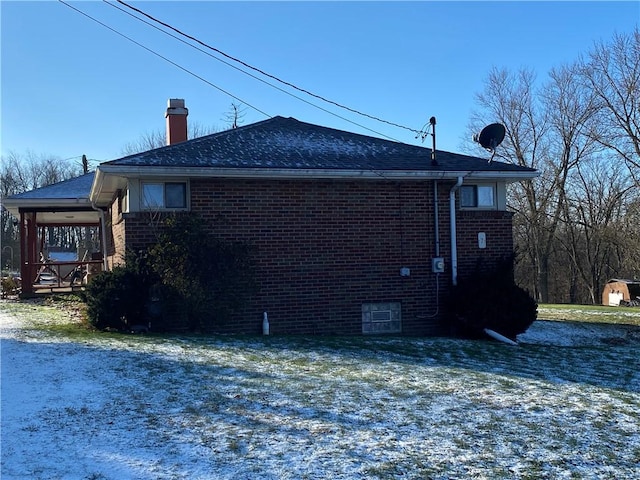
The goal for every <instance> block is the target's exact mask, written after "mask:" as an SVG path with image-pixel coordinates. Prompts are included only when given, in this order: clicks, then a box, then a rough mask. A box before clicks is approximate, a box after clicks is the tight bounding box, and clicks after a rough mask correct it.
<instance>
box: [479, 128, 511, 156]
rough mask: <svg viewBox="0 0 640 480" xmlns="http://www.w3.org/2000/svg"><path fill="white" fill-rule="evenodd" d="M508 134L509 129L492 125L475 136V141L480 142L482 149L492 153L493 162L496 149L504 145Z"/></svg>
mask: <svg viewBox="0 0 640 480" xmlns="http://www.w3.org/2000/svg"><path fill="white" fill-rule="evenodd" d="M506 132H507V129H506V128H505V127H504V125H502V124H501V123H492V124H491V125H487V126H486V127H484V128H483V129H482V131H481V132H480V133H478V134H476V135H474V136H473V141H474V142H478V143H479V144H480V145H481V146H482V148H484V149H486V150H489V151H490V152H491V153H492V155H491V160H493V155H495V153H496V147H497V146H498V145H500V144H501V143H502V141H503V140H504V136H505V134H506ZM491 160H489V162H491Z"/></svg>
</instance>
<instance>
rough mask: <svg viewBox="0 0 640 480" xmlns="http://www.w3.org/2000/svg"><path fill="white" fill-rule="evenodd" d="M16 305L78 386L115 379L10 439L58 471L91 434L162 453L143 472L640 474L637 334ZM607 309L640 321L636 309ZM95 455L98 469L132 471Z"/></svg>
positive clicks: (39, 464)
mask: <svg viewBox="0 0 640 480" xmlns="http://www.w3.org/2000/svg"><path fill="white" fill-rule="evenodd" d="M554 307H555V306H546V305H545V306H542V311H543V312H547V311H558V312H564V316H563V318H561V319H565V318H564V317H569V316H570V318H566V320H569V321H571V322H575V321H584V316H585V315H586V313H585V312H589V315H593V312H594V311H596V310H597V308H596V309H591V308H590V307H586V308H584V309H583V308H582V307H579V308H567V309H565V308H562V306H561V307H560V308H558V309H554ZM0 308H3V309H4V310H5V311H8V312H9V313H12V314H13V315H16V316H19V317H28V318H29V319H32V321H31V322H30V327H29V330H28V331H27V333H28V332H34V337H33V338H32V339H29V341H32V342H42V343H40V344H39V345H38V349H37V351H38V352H39V354H40V355H42V357H43V358H48V359H50V360H51V361H52V362H53V361H56V359H64V358H70V359H71V358H72V359H73V362H78V364H80V363H81V364H82V365H83V369H82V370H77V371H76V370H74V371H72V372H68V374H69V379H70V380H69V381H70V382H71V384H72V385H73V384H74V382H75V381H77V378H78V376H81V377H85V376H86V378H89V379H90V378H96V379H98V380H99V381H98V382H97V384H96V385H100V388H104V390H100V392H101V395H100V396H97V397H91V396H89V397H83V396H82V395H83V392H82V390H80V391H77V390H72V391H73V392H74V394H73V399H66V400H65V402H61V403H59V404H56V403H53V404H51V403H47V402H44V403H43V404H44V405H45V407H44V408H43V413H39V414H38V413H36V414H35V415H34V416H33V418H32V419H31V420H30V422H29V423H27V424H26V427H23V430H19V429H18V430H17V431H16V430H15V429H14V430H11V432H13V433H14V435H15V445H17V447H16V446H14V445H13V444H12V445H9V448H30V445H34V446H33V449H34V452H35V451H38V452H40V451H41V450H42V451H43V453H42V454H40V453H38V454H37V455H22V457H24V458H28V459H29V461H30V462H31V461H33V462H35V464H34V466H33V467H31V466H29V468H32V471H37V472H44V471H46V468H47V466H49V468H54V471H52V472H51V477H47V478H71V477H73V475H69V473H70V472H69V471H65V470H64V465H65V462H64V460H60V462H59V463H60V466H57V465H55V462H52V461H51V459H52V458H53V459H57V458H60V459H62V458H63V457H64V458H76V457H80V458H84V455H85V452H84V450H83V449H86V445H88V444H90V443H91V441H90V440H92V439H93V441H94V442H95V441H96V439H98V440H102V441H103V442H104V443H105V444H108V445H118V446H120V447H121V448H122V450H123V451H127V452H131V458H136V457H140V458H149V461H148V462H147V465H156V464H157V465H158V466H157V468H158V470H156V471H145V472H146V473H140V475H139V477H138V478H159V479H165V478H166V479H168V478H211V476H216V474H219V475H217V477H218V478H283V479H294V478H296V479H298V478H309V479H318V478H327V477H332V478H342V479H351V478H372V479H395V478H411V479H418V478H437V479H445V478H480V479H482V478H485V479H489V478H497V479H502V478H504V479H507V478H509V479H511V478H638V475H640V469H639V467H638V462H640V433H638V432H640V400H639V397H638V395H639V394H640V385H639V384H638V381H639V378H640V377H638V376H637V371H638V368H637V367H638V360H637V348H638V344H637V342H636V343H630V344H624V345H606V344H603V345H597V346H589V347H575V348H573V347H572V348H566V347H556V346H550V345H522V346H521V347H519V348H513V347H509V346H505V345H503V344H500V343H497V342H489V341H469V340H456V339H447V338H426V339H425V338H418V339H416V338H404V337H334V338H331V337H313V338H312V337H284V336H273V337H260V336H254V337H246V336H245V337H241V336H197V335H193V336H185V335H122V334H112V333H102V332H94V331H91V330H88V329H87V328H86V326H85V324H84V323H83V320H82V315H81V311H80V312H79V311H78V306H77V305H73V302H68V303H56V302H46V303H37V304H36V303H25V302H15V303H12V302H3V303H2V304H1V305H0ZM602 308H605V310H604V312H609V311H610V309H608V308H607V307H602ZM616 310H621V313H627V312H631V313H633V312H634V309H616ZM635 314H636V315H640V311H638V309H635ZM543 318H544V317H543ZM632 318H634V317H633V316H632ZM607 320H608V321H609V323H616V322H618V321H619V322H621V323H625V324H628V323H629V322H628V318H627V315H620V316H616V317H615V318H614V319H613V320H611V319H610V318H609V317H607ZM587 321H589V320H587ZM591 321H594V320H591ZM600 321H602V320H600ZM36 331H38V332H36ZM35 333H38V335H35ZM40 333H42V334H43V335H42V336H41V335H40ZM41 337H43V338H41ZM51 339H53V340H55V341H54V342H51V341H50V340H51ZM80 355H82V357H81V356H80ZM75 364H76V363H74V365H75ZM58 375H59V376H60V378H59V379H58V381H59V382H61V383H62V386H64V379H65V377H64V375H65V373H64V372H61V373H59V374H58V373H56V377H58ZM92 375H95V376H92ZM47 378H48V376H47ZM110 382H112V383H110ZM87 390H88V391H90V389H87ZM58 397H59V394H58V393H56V394H55V395H54V396H53V397H52V398H53V400H55V399H57V398H58ZM85 423H86V425H85ZM36 426H37V429H36ZM3 427H4V426H3ZM25 428H26V429H25ZM11 432H9V433H11ZM91 432H93V433H91ZM96 432H100V434H99V435H98V434H97V433H96ZM121 432H135V435H134V434H130V436H127V434H121ZM7 435H9V434H7ZM91 435H96V437H95V438H94V437H91ZM118 435H120V436H118ZM50 436H53V437H54V438H56V436H57V437H60V438H64V439H65V440H64V442H61V443H60V445H61V447H60V448H61V451H60V453H59V455H60V456H59V457H55V456H54V455H58V453H50V452H48V451H47V450H46V449H42V448H41V445H38V441H46V439H47V438H49V437H50ZM7 438H13V437H9V436H7ZM43 439H45V440H43ZM68 439H76V441H77V445H78V450H77V451H75V450H73V445H76V443H68ZM141 439H143V440H144V442H143V444H142V446H141V445H140V440H141ZM12 441H13V440H12ZM20 445H25V446H24V447H20ZM39 449H40V450H39ZM185 451H189V452H191V453H190V455H193V456H194V458H198V459H199V462H200V463H199V464H198V465H199V466H201V468H202V472H203V473H200V475H199V474H198V471H195V470H191V471H189V470H188V469H189V468H196V466H195V464H194V466H193V467H190V465H192V464H191V461H190V457H189V456H184V454H183V453H181V452H185ZM158 459H161V460H158ZM47 462H48V463H47ZM154 462H155V463H154ZM160 462H162V463H160ZM52 465H53V467H52ZM74 466H75V465H73V466H72V467H74ZM12 468H15V470H16V471H19V470H20V465H18V466H15V467H14V466H13V465H12ZM70 468H71V467H70ZM88 468H89V470H88V471H87V472H86V473H85V474H84V477H82V478H96V479H100V478H117V473H113V474H110V473H109V471H107V470H104V471H101V469H100V468H98V467H97V466H95V465H92V464H89V467H88ZM109 468H113V464H111V465H110V467H109ZM140 468H142V467H140ZM147 468H152V467H147ZM185 469H186V470H185ZM225 469H226V470H225ZM269 471H270V472H278V475H279V476H276V474H273V476H268V475H267V474H265V472H269ZM185 472H186V473H185ZM225 472H227V473H226V474H225ZM76 473H77V472H76ZM103 475H104V476H103ZM15 478H18V477H15ZM42 478H44V477H42ZM75 478H81V476H78V475H76V477H75Z"/></svg>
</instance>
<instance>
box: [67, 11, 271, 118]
mask: <svg viewBox="0 0 640 480" xmlns="http://www.w3.org/2000/svg"><path fill="white" fill-rule="evenodd" d="M58 2H60V3H62V4H63V5H65V6H67V7H69V8H71V9H72V10H75V11H76V12H78V13H80V14H81V15H84V16H85V17H87V18H89V19H91V20H93V21H94V22H96V23H98V24H99V25H102V26H103V27H105V28H106V29H108V30H111V31H112V32H113V33H115V34H117V35H120V36H121V37H123V38H125V39H127V40H129V41H130V42H131V43H134V44H135V45H138V46H139V47H140V48H144V49H145V50H146V51H148V52H149V53H152V54H153V55H155V56H157V57H160V58H161V59H163V60H164V61H166V62H168V63H170V64H171V65H173V66H174V67H177V68H179V69H180V70H182V71H184V72H186V73H188V74H189V75H192V76H193V77H195V78H197V79H198V80H201V81H203V82H204V83H206V84H207V85H209V86H211V87H213V88H215V89H216V90H219V91H221V92H222V93H224V94H225V95H228V96H230V97H231V98H234V99H236V100H238V101H239V102H242V103H243V104H245V105H247V106H248V107H250V108H253V109H254V110H256V111H257V112H259V113H261V114H263V115H264V116H266V117H267V118H272V116H271V115H269V114H268V113H266V112H264V111H262V110H260V109H259V108H258V107H255V106H253V105H251V104H250V103H249V102H245V101H244V100H242V99H241V98H239V97H236V96H235V95H233V94H232V93H230V92H228V91H226V90H224V89H223V88H221V87H219V86H217V85H215V84H213V83H211V82H210V81H209V80H207V79H206V78H203V77H201V76H200V75H198V74H196V73H194V72H192V71H191V70H189V69H187V68H185V67H183V66H182V65H179V64H177V63H176V62H174V61H173V60H170V59H168V58H167V57H165V56H163V55H161V54H159V53H158V52H156V51H155V50H152V49H150V48H149V47H146V46H145V45H143V44H141V43H139V42H137V41H135V40H134V39H132V38H131V37H128V36H127V35H125V34H124V33H121V32H119V31H118V30H116V29H114V28H112V27H110V26H109V25H107V24H105V23H102V22H101V21H100V20H97V19H96V18H94V17H92V16H91V15H89V14H87V13H85V12H83V11H82V10H79V9H77V8H76V7H74V6H72V5H69V4H68V3H67V2H65V1H64V0H58Z"/></svg>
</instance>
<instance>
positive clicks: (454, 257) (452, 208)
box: [449, 177, 464, 286]
mask: <svg viewBox="0 0 640 480" xmlns="http://www.w3.org/2000/svg"><path fill="white" fill-rule="evenodd" d="M463 180H464V177H458V181H457V182H456V184H455V185H454V186H453V187H451V190H449V213H450V217H451V283H452V284H453V285H454V286H455V285H457V284H458V241H457V238H456V191H457V190H458V189H459V188H460V186H461V185H462V182H463Z"/></svg>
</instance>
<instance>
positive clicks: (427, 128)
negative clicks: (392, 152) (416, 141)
mask: <svg viewBox="0 0 640 480" xmlns="http://www.w3.org/2000/svg"><path fill="white" fill-rule="evenodd" d="M429 131H431V134H429ZM428 135H431V137H432V140H433V142H432V145H433V147H432V148H431V165H432V166H434V167H435V166H436V165H438V160H436V117H431V118H430V119H429V126H427V125H425V126H424V127H422V130H420V133H418V134H417V135H416V138H418V137H420V138H422V141H423V142H424V140H425V138H427V136H428Z"/></svg>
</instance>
